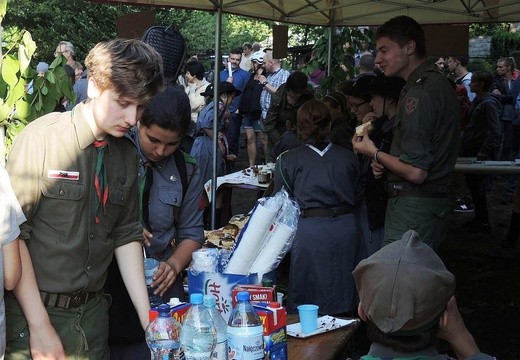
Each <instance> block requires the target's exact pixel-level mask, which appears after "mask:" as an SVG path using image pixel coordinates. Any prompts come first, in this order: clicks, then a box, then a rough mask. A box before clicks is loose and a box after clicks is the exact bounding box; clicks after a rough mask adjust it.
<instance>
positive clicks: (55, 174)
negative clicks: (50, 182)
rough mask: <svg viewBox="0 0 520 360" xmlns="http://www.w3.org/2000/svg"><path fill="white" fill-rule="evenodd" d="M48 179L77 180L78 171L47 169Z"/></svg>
mask: <svg viewBox="0 0 520 360" xmlns="http://www.w3.org/2000/svg"><path fill="white" fill-rule="evenodd" d="M47 177H48V178H49V179H62V180H75V181H77V180H79V171H67V170H49V171H48V172H47Z"/></svg>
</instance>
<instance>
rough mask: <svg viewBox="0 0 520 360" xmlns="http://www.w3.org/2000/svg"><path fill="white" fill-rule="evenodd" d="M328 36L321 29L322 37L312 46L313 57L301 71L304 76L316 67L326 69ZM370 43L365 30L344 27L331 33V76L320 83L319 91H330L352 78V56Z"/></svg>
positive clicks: (353, 70)
mask: <svg viewBox="0 0 520 360" xmlns="http://www.w3.org/2000/svg"><path fill="white" fill-rule="evenodd" d="M329 36H330V30H329V29H328V28H323V34H322V36H321V37H320V38H319V39H318V40H317V41H316V43H315V44H314V47H313V56H312V58H311V60H310V61H309V63H308V64H307V66H306V67H305V68H304V69H303V70H302V71H303V72H305V73H306V74H311V73H312V72H313V71H314V70H315V69H316V68H317V67H319V68H320V69H322V70H326V69H327V60H328V43H329V40H328V39H329ZM370 43H371V33H370V32H369V31H367V30H361V29H359V28H355V27H345V28H340V29H337V30H336V31H335V32H334V33H333V35H332V63H331V74H330V76H326V77H324V78H323V79H322V81H321V84H320V91H321V92H322V93H323V94H325V93H327V92H329V91H332V90H333V89H334V86H335V85H336V84H338V83H339V82H341V81H344V80H345V79H347V78H351V77H353V76H354V72H355V69H354V55H355V53H356V52H357V51H358V50H360V49H363V48H367V46H368V45H369V44H370Z"/></svg>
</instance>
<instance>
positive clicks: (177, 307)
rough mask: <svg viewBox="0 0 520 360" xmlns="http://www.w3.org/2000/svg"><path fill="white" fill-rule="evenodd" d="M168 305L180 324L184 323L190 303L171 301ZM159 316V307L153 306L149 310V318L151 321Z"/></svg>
mask: <svg viewBox="0 0 520 360" xmlns="http://www.w3.org/2000/svg"><path fill="white" fill-rule="evenodd" d="M168 305H170V311H171V313H172V317H173V318H174V319H175V320H177V321H178V322H179V324H182V321H183V320H184V315H186V313H187V312H188V310H189V308H190V304H189V303H184V302H169V303H168ZM157 316H159V311H157V308H151V309H150V310H149V311H148V318H149V319H150V322H152V321H154V320H155V318H156V317H157Z"/></svg>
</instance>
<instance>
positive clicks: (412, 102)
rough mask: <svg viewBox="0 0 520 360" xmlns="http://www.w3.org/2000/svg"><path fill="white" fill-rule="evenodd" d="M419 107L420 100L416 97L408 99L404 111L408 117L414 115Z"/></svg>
mask: <svg viewBox="0 0 520 360" xmlns="http://www.w3.org/2000/svg"><path fill="white" fill-rule="evenodd" d="M417 105H419V99H418V98H415V97H407V98H406V101H405V103H404V110H405V111H406V113H407V114H408V115H410V114H411V113H413V112H414V111H415V109H417Z"/></svg>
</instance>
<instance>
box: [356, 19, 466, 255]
mask: <svg viewBox="0 0 520 360" xmlns="http://www.w3.org/2000/svg"><path fill="white" fill-rule="evenodd" d="M376 47H377V51H378V52H377V56H376V64H378V65H379V67H380V68H381V70H382V71H383V72H384V74H385V76H396V77H400V78H402V79H404V80H405V81H406V84H405V86H404V89H403V91H402V92H401V96H400V99H399V105H398V111H397V115H396V119H395V123H394V138H393V141H392V145H391V148H390V152H389V153H386V152H383V151H381V150H379V149H378V148H377V147H376V146H375V145H374V143H373V142H372V141H371V140H370V137H369V135H368V131H367V130H365V133H364V136H362V137H355V138H354V139H353V141H352V143H353V148H354V151H356V152H358V153H362V154H363V155H365V156H370V157H372V159H373V160H372V164H371V166H372V170H373V172H374V175H375V177H376V178H378V177H381V176H382V174H383V172H385V171H388V172H389V173H388V177H387V181H388V183H387V191H388V193H389V200H388V206H387V212H386V219H385V236H384V243H385V244H388V243H389V242H392V241H396V240H399V239H400V238H401V236H402V235H403V233H404V232H406V231H407V230H409V229H414V230H415V231H417V232H418V233H419V235H420V236H421V239H422V240H423V241H424V242H425V243H426V244H428V245H430V246H432V247H433V248H434V249H438V247H439V246H440V244H441V243H442V241H443V239H444V237H445V235H446V232H447V229H448V214H449V211H450V202H449V200H448V183H449V179H450V174H451V172H452V170H453V167H454V166H455V162H456V159H457V154H458V147H459V141H460V140H459V133H460V131H459V127H460V108H459V104H458V102H457V97H456V95H455V91H454V89H453V86H452V85H451V84H450V82H449V81H448V79H446V77H445V76H444V75H443V74H441V73H440V72H439V71H438V70H437V69H436V66H435V63H434V62H430V61H428V60H427V57H426V47H425V40H424V32H423V30H422V28H421V26H420V25H419V24H418V23H417V22H416V21H415V20H414V19H412V18H410V17H407V16H398V17H395V18H393V19H391V20H389V21H387V22H386V23H385V24H383V25H382V26H381V27H379V28H378V30H377V33H376Z"/></svg>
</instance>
